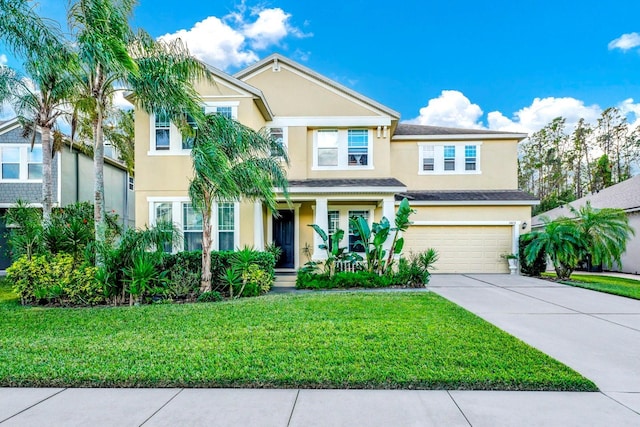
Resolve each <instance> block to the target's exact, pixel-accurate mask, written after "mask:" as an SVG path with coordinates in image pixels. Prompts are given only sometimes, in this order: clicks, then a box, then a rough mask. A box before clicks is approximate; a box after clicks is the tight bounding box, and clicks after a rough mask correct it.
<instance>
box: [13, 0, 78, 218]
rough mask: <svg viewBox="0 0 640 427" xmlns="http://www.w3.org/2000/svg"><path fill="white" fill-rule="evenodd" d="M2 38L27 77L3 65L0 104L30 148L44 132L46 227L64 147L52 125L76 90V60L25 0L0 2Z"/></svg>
mask: <svg viewBox="0 0 640 427" xmlns="http://www.w3.org/2000/svg"><path fill="white" fill-rule="evenodd" d="M0 39H2V41H3V42H4V43H5V44H6V45H7V46H8V47H9V48H10V49H11V50H12V51H13V52H14V53H15V54H17V55H18V56H21V57H23V58H24V61H25V62H24V69H25V71H26V73H27V76H22V75H20V74H19V73H18V72H17V71H15V70H13V69H11V68H9V67H6V66H3V67H0V103H2V102H4V101H8V102H9V103H10V104H11V105H12V106H13V108H14V110H15V111H16V114H17V116H18V120H19V121H20V123H21V124H22V126H23V129H24V130H25V132H24V133H25V136H26V135H29V134H30V135H31V137H32V140H31V149H32V150H33V145H34V143H35V136H36V129H38V128H39V129H40V132H41V144H42V211H43V220H44V222H45V223H47V222H48V221H49V219H50V216H51V208H52V206H53V176H52V161H53V157H54V155H55V150H54V147H60V146H61V137H62V135H61V134H60V133H59V132H55V131H54V127H55V125H56V121H57V120H58V118H59V117H60V116H61V115H62V114H63V113H64V111H65V108H66V107H67V106H68V99H69V97H70V94H71V93H72V90H73V83H72V79H71V73H70V71H71V70H72V68H73V64H75V62H76V61H75V56H74V55H73V53H72V52H71V51H70V49H69V48H68V45H67V44H66V43H65V41H64V38H63V37H62V34H61V32H60V30H59V27H57V26H56V25H55V24H54V23H53V22H52V21H49V20H46V19H44V18H41V17H39V16H38V15H37V14H36V13H35V12H34V10H33V9H32V7H31V6H30V5H29V2H28V1H25V0H0Z"/></svg>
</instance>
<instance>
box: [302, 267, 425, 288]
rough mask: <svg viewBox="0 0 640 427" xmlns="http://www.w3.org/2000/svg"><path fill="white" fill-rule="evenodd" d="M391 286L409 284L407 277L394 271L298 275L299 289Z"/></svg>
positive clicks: (305, 273) (304, 273)
mask: <svg viewBox="0 0 640 427" xmlns="http://www.w3.org/2000/svg"><path fill="white" fill-rule="evenodd" d="M427 282H428V280H427ZM390 286H403V287H404V286H407V281H406V278H405V277H404V276H403V275H399V274H394V273H392V274H385V275H382V276H380V275H378V274H377V273H370V272H368V271H357V272H354V273H352V272H342V273H336V274H334V275H333V276H332V277H329V276H328V275H327V274H325V273H322V274H316V273H308V272H302V271H298V275H297V277H296V288H298V289H348V288H387V287H390Z"/></svg>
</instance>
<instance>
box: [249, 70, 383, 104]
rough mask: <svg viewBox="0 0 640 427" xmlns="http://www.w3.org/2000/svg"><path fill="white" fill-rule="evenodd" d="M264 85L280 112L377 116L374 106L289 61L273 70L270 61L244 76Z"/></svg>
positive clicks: (253, 84)
mask: <svg viewBox="0 0 640 427" xmlns="http://www.w3.org/2000/svg"><path fill="white" fill-rule="evenodd" d="M243 81H245V82H247V83H248V84H250V85H252V86H254V87H257V88H258V89H260V90H261V91H262V92H263V93H264V95H265V97H266V98H267V100H268V102H269V105H270V106H271V109H272V110H273V112H274V114H275V115H276V116H375V115H377V113H375V112H374V111H372V110H371V109H370V108H366V107H364V106H361V105H358V104H357V103H355V102H354V101H353V100H350V99H347V98H345V96H344V95H342V94H338V93H337V92H338V91H337V90H336V89H331V88H327V87H323V86H321V85H320V84H318V83H316V82H314V81H312V80H310V79H309V78H308V77H303V76H301V75H300V74H298V73H295V72H293V71H291V69H290V68H289V67H288V66H286V65H281V66H280V71H273V68H272V67H271V66H270V65H269V66H266V67H264V69H263V71H262V72H260V73H257V74H254V75H250V76H249V77H248V78H245V79H243Z"/></svg>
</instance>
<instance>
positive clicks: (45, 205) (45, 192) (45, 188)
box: [42, 127, 60, 224]
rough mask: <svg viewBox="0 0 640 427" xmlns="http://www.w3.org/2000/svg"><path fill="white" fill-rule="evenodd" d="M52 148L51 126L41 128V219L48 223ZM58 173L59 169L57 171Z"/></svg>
mask: <svg viewBox="0 0 640 427" xmlns="http://www.w3.org/2000/svg"><path fill="white" fill-rule="evenodd" d="M52 163H53V148H52V141H51V128H48V127H43V128H42V220H43V223H44V224H48V223H49V221H50V220H51V209H52V206H53V174H52V171H51V168H52V167H51V165H52ZM58 173H60V171H58Z"/></svg>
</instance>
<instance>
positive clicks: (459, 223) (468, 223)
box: [411, 221, 519, 226]
mask: <svg viewBox="0 0 640 427" xmlns="http://www.w3.org/2000/svg"><path fill="white" fill-rule="evenodd" d="M518 222H519V221H413V222H412V223H411V225H427V226H428V225H433V226H447V225H456V226H485V225H486V226H493V225H516V224H517V223H518Z"/></svg>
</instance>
